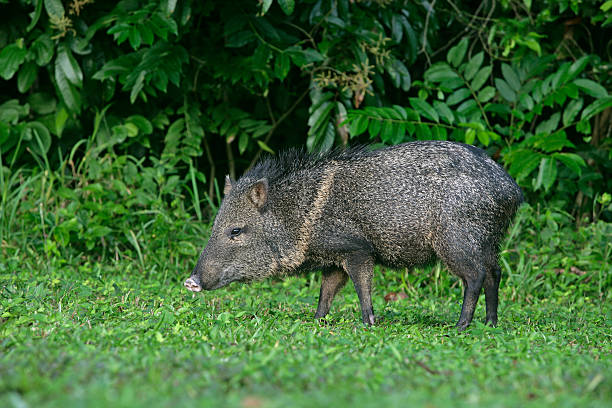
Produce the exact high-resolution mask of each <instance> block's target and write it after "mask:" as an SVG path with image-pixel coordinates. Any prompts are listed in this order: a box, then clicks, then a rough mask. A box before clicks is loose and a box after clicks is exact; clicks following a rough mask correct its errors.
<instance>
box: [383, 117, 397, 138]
mask: <svg viewBox="0 0 612 408" xmlns="http://www.w3.org/2000/svg"><path fill="white" fill-rule="evenodd" d="M395 132H396V130H395V129H394V126H393V123H392V122H389V121H384V122H383V123H382V127H381V129H380V140H382V141H383V142H385V143H389V142H391V140H392V139H393V136H394V135H395Z"/></svg>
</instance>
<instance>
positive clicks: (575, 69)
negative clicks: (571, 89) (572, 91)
mask: <svg viewBox="0 0 612 408" xmlns="http://www.w3.org/2000/svg"><path fill="white" fill-rule="evenodd" d="M590 61H591V56H590V55H585V56H583V57H581V58H578V59H577V60H576V61H574V63H573V64H572V65H571V66H570V68H569V71H568V79H574V78H576V77H577V76H578V75H579V74H580V73H581V72H582V71H584V69H585V68H586V66H587V65H588V64H589V62H590Z"/></svg>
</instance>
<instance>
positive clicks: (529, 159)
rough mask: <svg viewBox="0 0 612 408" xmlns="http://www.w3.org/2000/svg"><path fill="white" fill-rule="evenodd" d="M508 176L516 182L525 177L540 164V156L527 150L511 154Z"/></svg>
mask: <svg viewBox="0 0 612 408" xmlns="http://www.w3.org/2000/svg"><path fill="white" fill-rule="evenodd" d="M507 159H508V160H510V174H511V175H512V176H514V178H515V179H516V181H520V180H522V179H524V178H525V177H527V176H528V175H529V174H531V172H532V171H533V170H535V168H536V167H538V165H539V164H540V161H541V159H542V155H541V154H540V153H537V152H534V151H533V150H529V149H520V150H517V151H514V152H512V154H511V155H510V157H507Z"/></svg>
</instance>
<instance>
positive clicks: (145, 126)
mask: <svg viewBox="0 0 612 408" xmlns="http://www.w3.org/2000/svg"><path fill="white" fill-rule="evenodd" d="M125 122H126V123H133V124H134V125H136V127H137V128H138V130H139V131H140V133H142V134H143V135H150V134H151V133H153V125H152V124H151V122H149V120H148V119H147V118H145V117H144V116H142V115H132V116H130V117H128V118H127V119H126V120H125Z"/></svg>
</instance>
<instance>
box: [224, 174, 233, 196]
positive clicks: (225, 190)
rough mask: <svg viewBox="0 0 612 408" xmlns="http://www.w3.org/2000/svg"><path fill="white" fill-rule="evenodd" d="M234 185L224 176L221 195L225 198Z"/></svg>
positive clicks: (228, 177) (227, 176)
mask: <svg viewBox="0 0 612 408" xmlns="http://www.w3.org/2000/svg"><path fill="white" fill-rule="evenodd" d="M233 185H234V182H233V181H232V179H231V178H230V176H229V175H226V176H225V186H224V187H223V195H224V196H226V195H228V194H229V193H230V191H232V186H233Z"/></svg>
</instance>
